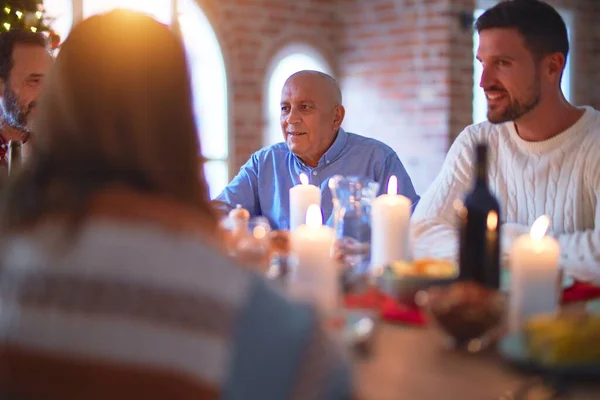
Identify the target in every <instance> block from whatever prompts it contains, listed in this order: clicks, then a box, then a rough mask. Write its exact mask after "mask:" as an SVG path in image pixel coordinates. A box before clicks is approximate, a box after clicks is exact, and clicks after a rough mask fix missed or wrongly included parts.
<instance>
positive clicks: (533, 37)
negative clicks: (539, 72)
mask: <svg viewBox="0 0 600 400" xmlns="http://www.w3.org/2000/svg"><path fill="white" fill-rule="evenodd" d="M491 28H514V29H516V30H517V31H518V32H519V33H520V34H521V35H522V36H523V39H524V41H525V46H526V47H527V48H528V49H529V51H530V52H531V54H532V55H533V56H534V58H535V59H536V60H538V61H539V60H541V59H542V58H543V57H544V56H546V55H548V54H551V53H562V54H563V55H564V56H565V60H566V58H567V55H568V54H569V37H568V34H567V26H566V25H565V22H564V21H563V19H562V17H561V16H560V14H559V13H558V12H557V11H556V10H555V9H554V8H553V7H552V6H550V5H549V4H548V3H545V2H543V1H540V0H506V1H502V2H500V3H498V4H496V5H495V6H494V7H492V8H490V9H488V10H487V11H486V12H484V13H483V14H481V16H480V17H479V18H477V21H476V22H475V29H476V30H477V32H481V31H483V30H485V29H491Z"/></svg>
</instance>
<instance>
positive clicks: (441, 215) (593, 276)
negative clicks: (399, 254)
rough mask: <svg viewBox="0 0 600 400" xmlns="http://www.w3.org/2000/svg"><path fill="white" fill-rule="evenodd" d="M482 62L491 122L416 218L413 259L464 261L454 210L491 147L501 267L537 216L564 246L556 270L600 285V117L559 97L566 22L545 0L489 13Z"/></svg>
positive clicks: (481, 29) (462, 151)
mask: <svg viewBox="0 0 600 400" xmlns="http://www.w3.org/2000/svg"><path fill="white" fill-rule="evenodd" d="M475 28H476V30H477V32H478V33H479V48H478V50H477V59H478V60H479V61H480V62H481V64H482V67H483V73H482V76H481V82H480V86H481V88H482V89H483V91H484V92H485V96H486V99H487V105H488V113H487V117H488V121H486V122H483V123H480V124H476V125H471V126H468V127H467V128H465V130H464V131H463V132H462V133H461V134H460V135H459V136H458V137H457V139H456V141H455V142H454V143H453V145H452V147H451V148H450V151H449V152H448V155H447V157H446V160H445V162H444V165H443V167H442V170H441V172H440V174H439V175H438V177H437V178H436V179H435V181H434V182H433V183H432V185H431V186H430V187H429V189H428V190H427V192H426V193H425V194H424V195H423V198H422V199H421V202H420V203H419V206H418V207H417V209H416V210H415V213H414V214H413V228H414V232H413V233H414V243H415V256H437V257H441V258H448V259H454V260H456V259H457V258H458V254H457V253H458V234H457V217H456V212H455V210H454V207H453V202H454V201H455V200H456V199H463V198H464V196H465V193H466V192H467V191H468V190H470V188H471V187H472V184H473V178H474V168H475V156H474V154H475V147H476V146H477V144H478V143H480V142H485V143H487V145H488V148H489V150H488V154H489V157H488V158H489V167H488V181H489V187H490V190H491V191H492V193H494V194H495V196H496V197H497V199H498V201H499V203H500V211H501V218H502V221H503V223H504V224H503V227H502V244H501V246H502V252H503V259H505V260H506V259H507V256H508V254H509V252H510V250H511V247H512V245H513V243H514V240H515V239H516V238H517V237H518V236H519V235H522V234H524V233H528V232H529V229H530V226H531V224H532V223H533V222H534V221H535V220H536V219H537V218H538V217H540V216H541V215H547V216H548V217H549V218H550V231H549V232H548V234H549V235H551V236H554V237H555V238H556V239H557V240H558V242H559V244H560V253H561V255H560V266H561V268H563V269H564V271H565V273H567V274H568V275H571V276H572V277H574V278H576V279H577V280H581V281H591V282H595V283H600V158H599V156H598V154H599V153H600V112H599V111H597V110H595V109H593V108H592V107H590V106H581V107H577V106H574V105H573V104H570V103H569V102H568V101H567V100H566V99H565V96H564V95H563V93H562V91H561V88H560V81H561V79H562V75H563V71H564V67H565V64H566V60H567V57H568V53H569V39H568V36H567V28H566V26H565V23H564V21H563V20H562V18H561V16H560V14H559V13H558V12H557V11H556V10H555V9H554V8H552V7H551V6H550V5H548V4H547V3H545V2H543V1H539V0H528V1H523V0H509V1H503V2H500V3H498V4H497V5H495V6H494V7H492V8H490V9H489V10H487V11H486V12H485V13H483V14H482V15H481V16H480V17H479V19H478V20H477V22H476V23H475Z"/></svg>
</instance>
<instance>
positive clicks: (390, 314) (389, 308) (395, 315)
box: [344, 288, 427, 325]
mask: <svg viewBox="0 0 600 400" xmlns="http://www.w3.org/2000/svg"><path fill="white" fill-rule="evenodd" d="M344 305H345V307H346V308H369V309H377V310H378V311H379V315H380V317H381V318H382V319H384V320H386V321H393V322H401V323H404V324H408V325H424V324H425V323H426V322H427V320H426V319H425V316H424V315H423V313H422V312H421V310H419V309H418V308H417V307H411V306H405V305H403V304H400V303H398V302H397V301H396V300H395V299H394V298H393V297H391V296H389V295H387V294H385V293H381V292H380V291H378V290H376V289H374V288H371V289H369V290H367V291H366V292H364V293H360V294H347V295H345V296H344Z"/></svg>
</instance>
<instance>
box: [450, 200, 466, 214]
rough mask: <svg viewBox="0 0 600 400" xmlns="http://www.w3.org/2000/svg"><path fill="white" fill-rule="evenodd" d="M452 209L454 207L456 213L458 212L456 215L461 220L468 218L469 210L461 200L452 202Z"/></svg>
mask: <svg viewBox="0 0 600 400" xmlns="http://www.w3.org/2000/svg"><path fill="white" fill-rule="evenodd" d="M452 207H454V211H456V214H457V215H458V217H459V218H460V219H465V218H467V215H468V214H469V211H468V210H467V207H465V205H464V204H463V202H462V200H461V199H455V200H454V201H453V202H452Z"/></svg>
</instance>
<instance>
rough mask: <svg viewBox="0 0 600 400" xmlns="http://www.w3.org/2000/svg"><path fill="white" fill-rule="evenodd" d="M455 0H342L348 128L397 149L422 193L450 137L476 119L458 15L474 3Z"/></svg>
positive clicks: (465, 35) (467, 45) (465, 37)
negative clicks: (472, 109)
mask: <svg viewBox="0 0 600 400" xmlns="http://www.w3.org/2000/svg"><path fill="white" fill-rule="evenodd" d="M454 3H455V4H451V2H450V1H441V0H438V1H415V0H396V1H394V0H371V1H368V2H366V1H360V0H345V1H342V2H340V5H341V6H340V15H341V16H342V19H343V22H344V27H345V29H344V35H343V40H342V53H341V54H340V71H341V77H340V78H341V83H342V87H343V91H344V94H345V96H346V100H345V103H346V107H347V114H348V119H347V123H346V126H347V127H348V129H350V130H354V131H357V132H358V133H361V134H364V135H367V136H372V137H375V138H378V139H381V140H383V141H384V142H386V143H387V144H389V145H390V146H392V147H393V148H394V149H395V150H396V151H397V152H398V154H399V156H400V158H401V160H402V161H403V163H404V164H405V167H406V168H407V170H408V172H409V174H410V175H411V177H412V178H413V183H414V184H415V187H416V188H417V191H418V192H422V191H424V190H425V189H426V188H427V186H428V185H429V183H430V182H431V181H432V180H433V178H434V177H435V175H436V174H437V173H438V171H439V168H440V166H441V163H442V161H443V159H444V155H445V153H446V151H447V148H448V138H449V137H450V135H451V134H452V133H453V132H454V131H457V130H460V129H462V128H463V127H464V126H465V125H466V124H468V123H469V122H470V121H471V114H472V111H471V102H472V100H471V95H470V85H471V84H472V78H471V76H472V74H473V68H472V61H471V57H470V54H471V53H472V39H471V32H470V31H469V30H468V29H467V30H465V29H463V28H462V27H461V24H460V20H459V12H460V11H462V10H463V9H467V10H472V9H473V1H471V0H461V1H457V2H454ZM459 3H460V4H459ZM465 87H467V88H469V89H468V90H467V91H466V92H465V90H464V88H465Z"/></svg>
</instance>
